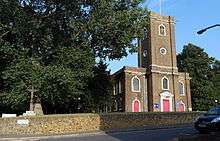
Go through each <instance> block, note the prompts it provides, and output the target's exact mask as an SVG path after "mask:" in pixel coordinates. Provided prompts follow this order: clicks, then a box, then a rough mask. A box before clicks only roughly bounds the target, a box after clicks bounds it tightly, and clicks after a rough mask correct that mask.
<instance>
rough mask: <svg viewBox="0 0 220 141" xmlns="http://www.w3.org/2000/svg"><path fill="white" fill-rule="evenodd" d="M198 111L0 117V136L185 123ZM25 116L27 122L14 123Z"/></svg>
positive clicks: (79, 131) (57, 133)
mask: <svg viewBox="0 0 220 141" xmlns="http://www.w3.org/2000/svg"><path fill="white" fill-rule="evenodd" d="M201 114H202V112H183V113H175V112H171V113H159V112H154V113H149V112H148V113H107V114H69V115H45V116H35V117H16V118H1V119H0V135H60V134H73V133H82V132H83V133H85V132H94V131H112V130H118V129H129V128H133V129H135V128H144V127H157V126H160V127H161V126H172V125H176V124H189V123H192V122H193V120H194V119H195V118H196V117H197V116H199V115H201ZM22 119H28V121H29V124H28V125H19V124H17V121H18V120H22Z"/></svg>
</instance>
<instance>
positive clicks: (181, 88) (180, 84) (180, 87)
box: [179, 82, 185, 95]
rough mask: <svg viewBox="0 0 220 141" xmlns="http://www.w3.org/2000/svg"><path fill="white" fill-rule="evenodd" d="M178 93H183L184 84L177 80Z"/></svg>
mask: <svg viewBox="0 0 220 141" xmlns="http://www.w3.org/2000/svg"><path fill="white" fill-rule="evenodd" d="M179 94H180V95H185V93H184V84H183V83H182V82H179Z"/></svg>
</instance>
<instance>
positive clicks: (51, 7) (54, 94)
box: [0, 0, 148, 113]
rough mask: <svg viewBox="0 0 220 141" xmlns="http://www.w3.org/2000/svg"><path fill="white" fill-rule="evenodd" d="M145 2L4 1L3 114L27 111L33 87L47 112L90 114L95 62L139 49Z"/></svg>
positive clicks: (0, 47) (0, 22)
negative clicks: (4, 112)
mask: <svg viewBox="0 0 220 141" xmlns="http://www.w3.org/2000/svg"><path fill="white" fill-rule="evenodd" d="M140 2H141V0H133V1H131V2H128V1H125V0H78V1H73V0H65V1H59V0H1V1H0V15H1V16H0V38H1V39H0V54H1V56H0V64H1V66H2V67H1V69H0V74H1V76H0V83H1V84H0V86H1V90H0V97H1V99H2V100H1V101H0V105H1V106H2V107H1V110H7V111H9V112H14V111H16V112H23V111H25V110H26V109H27V107H28V101H29V97H30V95H29V93H28V91H27V89H28V88H30V87H31V86H33V85H34V87H35V88H36V89H38V92H37V95H38V96H39V97H41V100H42V103H43V108H44V111H45V113H71V112H77V111H79V109H80V111H88V110H89V109H90V108H89V107H90V106H91V102H90V101H92V95H91V94H90V93H91V92H90V91H89V89H88V80H90V79H91V77H92V76H93V71H92V69H93V67H94V65H95V57H99V58H101V59H107V58H108V59H120V58H122V57H123V56H126V55H127V53H128V51H129V50H133V49H134V48H135V46H134V45H133V44H132V40H133V39H134V38H136V37H140V35H141V32H142V28H143V26H144V24H146V22H147V17H148V13H147V11H146V10H144V9H142V8H140V7H139V6H138V5H139V4H140Z"/></svg>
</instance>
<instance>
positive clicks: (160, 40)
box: [112, 12, 192, 112]
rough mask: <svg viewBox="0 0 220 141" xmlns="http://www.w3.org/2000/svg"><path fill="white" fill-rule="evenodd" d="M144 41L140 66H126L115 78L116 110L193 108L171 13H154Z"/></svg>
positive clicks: (141, 44)
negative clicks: (178, 58) (180, 69)
mask: <svg viewBox="0 0 220 141" xmlns="http://www.w3.org/2000/svg"><path fill="white" fill-rule="evenodd" d="M146 27H147V28H146V36H145V38H144V40H142V41H140V44H139V46H140V48H139V51H138V67H123V68H122V69H120V70H119V71H118V72H116V73H114V74H113V75H112V76H113V78H114V80H115V87H114V88H115V89H114V97H115V98H114V100H113V101H114V104H113V105H114V107H113V109H114V110H115V111H124V112H147V111H161V112H171V111H191V110H192V108H191V94H190V77H189V74H188V73H180V72H178V68H177V62H176V46H175V29H174V28H175V23H174V18H173V17H170V16H161V15H159V14H156V13H152V12H151V13H150V19H149V23H148V25H146Z"/></svg>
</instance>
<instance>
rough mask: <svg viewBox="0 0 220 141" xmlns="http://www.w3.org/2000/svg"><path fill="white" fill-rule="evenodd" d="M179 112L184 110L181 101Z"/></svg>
mask: <svg viewBox="0 0 220 141" xmlns="http://www.w3.org/2000/svg"><path fill="white" fill-rule="evenodd" d="M179 112H184V105H183V104H182V103H180V104H179Z"/></svg>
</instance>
